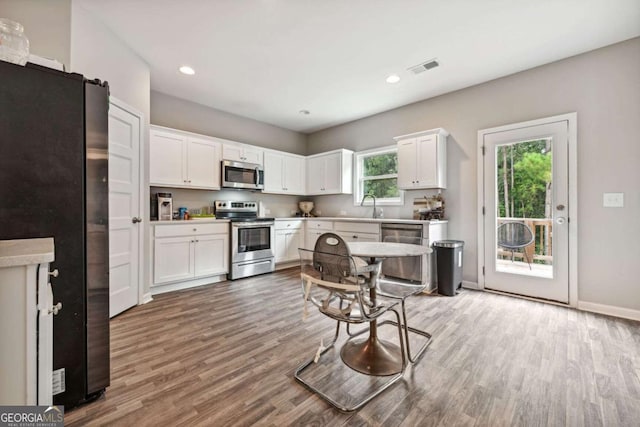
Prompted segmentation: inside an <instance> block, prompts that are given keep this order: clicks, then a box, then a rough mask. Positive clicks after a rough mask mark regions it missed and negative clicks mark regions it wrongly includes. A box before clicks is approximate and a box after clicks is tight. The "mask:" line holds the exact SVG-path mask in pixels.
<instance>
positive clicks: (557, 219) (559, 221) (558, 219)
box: [556, 216, 567, 225]
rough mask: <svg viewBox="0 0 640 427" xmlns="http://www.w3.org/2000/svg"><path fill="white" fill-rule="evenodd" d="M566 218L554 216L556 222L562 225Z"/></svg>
mask: <svg viewBox="0 0 640 427" xmlns="http://www.w3.org/2000/svg"><path fill="white" fill-rule="evenodd" d="M566 220H567V219H566V218H565V217H563V216H559V217H558V218H556V223H557V224H560V225H562V224H564V223H565V222H566Z"/></svg>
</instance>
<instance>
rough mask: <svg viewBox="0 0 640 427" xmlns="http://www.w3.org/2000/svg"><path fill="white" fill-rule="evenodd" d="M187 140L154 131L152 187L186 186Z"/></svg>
mask: <svg viewBox="0 0 640 427" xmlns="http://www.w3.org/2000/svg"><path fill="white" fill-rule="evenodd" d="M185 151H186V138H185V137H184V136H182V135H176V134H173V133H170V132H163V131H156V130H152V131H151V133H150V141H149V182H150V184H151V185H154V184H159V185H180V186H182V185H186V184H187V182H186V180H187V178H186V173H185V171H184V166H185V163H186V159H185Z"/></svg>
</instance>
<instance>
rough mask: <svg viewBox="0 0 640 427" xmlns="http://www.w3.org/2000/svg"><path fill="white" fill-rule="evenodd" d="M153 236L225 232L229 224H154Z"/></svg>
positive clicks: (227, 230)
mask: <svg viewBox="0 0 640 427" xmlns="http://www.w3.org/2000/svg"><path fill="white" fill-rule="evenodd" d="M155 228H156V230H155V234H154V236H155V237H174V236H195V235H196V234H226V233H228V232H229V224H228V223H226V222H225V223H224V224H198V223H195V224H176V225H173V224H171V225H156V227H155Z"/></svg>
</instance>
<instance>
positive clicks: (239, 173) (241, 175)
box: [224, 166, 256, 184]
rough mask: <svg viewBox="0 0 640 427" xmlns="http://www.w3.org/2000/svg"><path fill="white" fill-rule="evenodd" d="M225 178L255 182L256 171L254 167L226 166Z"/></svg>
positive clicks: (238, 181) (231, 180)
mask: <svg viewBox="0 0 640 427" xmlns="http://www.w3.org/2000/svg"><path fill="white" fill-rule="evenodd" d="M224 180H225V181H226V182H237V183H240V184H255V182H256V171H255V170H253V169H246V168H237V167H234V166H226V167H225V168H224Z"/></svg>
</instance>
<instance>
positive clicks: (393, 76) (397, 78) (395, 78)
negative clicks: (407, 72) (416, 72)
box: [387, 74, 400, 83]
mask: <svg viewBox="0 0 640 427" xmlns="http://www.w3.org/2000/svg"><path fill="white" fill-rule="evenodd" d="M399 81H400V76H399V75H397V74H391V75H390V76H388V77H387V83H398V82H399Z"/></svg>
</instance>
